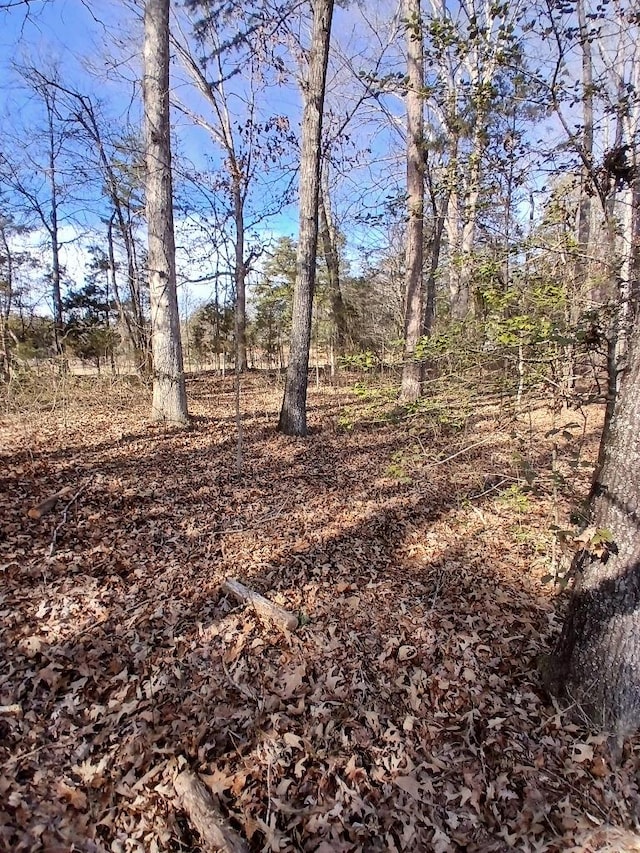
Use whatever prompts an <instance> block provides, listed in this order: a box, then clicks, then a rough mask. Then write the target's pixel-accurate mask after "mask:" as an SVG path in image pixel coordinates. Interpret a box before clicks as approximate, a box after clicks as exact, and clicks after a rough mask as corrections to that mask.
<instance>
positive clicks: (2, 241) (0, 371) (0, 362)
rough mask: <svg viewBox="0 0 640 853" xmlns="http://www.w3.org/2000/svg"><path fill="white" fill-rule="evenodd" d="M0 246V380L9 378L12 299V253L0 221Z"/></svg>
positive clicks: (6, 380)
mask: <svg viewBox="0 0 640 853" xmlns="http://www.w3.org/2000/svg"><path fill="white" fill-rule="evenodd" d="M0 247H1V248H2V252H3V254H4V258H5V262H4V266H5V276H4V281H3V285H4V286H3V288H2V291H4V292H2V291H0V381H2V382H8V381H9V379H10V378H11V344H10V343H9V317H10V316H11V303H12V301H13V253H12V249H11V247H10V246H9V241H8V239H7V233H6V230H5V227H4V224H3V223H2V222H1V221H0Z"/></svg>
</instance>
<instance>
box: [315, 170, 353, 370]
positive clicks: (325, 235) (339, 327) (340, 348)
mask: <svg viewBox="0 0 640 853" xmlns="http://www.w3.org/2000/svg"><path fill="white" fill-rule="evenodd" d="M319 204H320V207H319V215H320V221H319V227H320V237H321V240H322V249H323V254H324V261H325V264H326V266H327V278H328V279H329V297H330V300H331V316H332V320H333V327H334V329H335V351H336V354H337V355H338V356H341V355H344V352H345V344H346V340H347V324H346V317H345V310H344V300H343V299H342V290H341V288H340V256H339V254H338V246H337V239H336V231H335V228H334V226H333V221H332V218H331V205H330V198H329V182H328V180H327V179H326V178H325V176H324V175H323V176H322V177H321V181H320V201H319Z"/></svg>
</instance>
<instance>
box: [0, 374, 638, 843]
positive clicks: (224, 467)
mask: <svg viewBox="0 0 640 853" xmlns="http://www.w3.org/2000/svg"><path fill="white" fill-rule="evenodd" d="M245 384H246V387H245V390H244V398H243V399H244V406H245V410H246V415H245V418H244V442H245V444H244V457H245V467H244V472H243V474H242V475H241V476H238V475H236V473H235V432H234V415H233V395H232V389H231V385H230V384H229V382H228V381H223V380H220V379H214V378H211V377H200V378H197V379H193V380H192V381H191V384H190V401H191V410H192V411H193V412H194V413H195V415H196V416H197V417H196V421H195V425H194V428H193V429H192V430H191V431H188V432H184V431H180V432H167V431H164V430H163V429H162V428H161V427H160V426H158V425H154V426H150V425H148V424H147V423H146V421H145V416H146V412H147V410H148V400H147V399H145V398H144V397H145V395H144V394H143V393H142V392H141V391H139V390H136V388H135V387H130V386H127V385H125V384H116V385H114V386H113V387H107V386H106V385H103V386H101V387H100V388H98V389H96V388H95V387H93V389H91V386H90V385H89V384H87V383H85V384H84V385H80V386H79V387H78V388H76V389H75V390H74V395H73V396H72V397H69V399H68V400H67V398H65V401H66V402H65V404H64V405H61V401H60V399H58V400H57V401H55V402H56V404H55V405H49V404H48V403H47V402H46V401H44V400H42V401H40V410H39V411H38V410H37V407H32V409H31V410H30V411H28V412H26V411H22V412H21V413H16V412H13V413H8V414H6V416H5V417H4V418H3V420H2V423H1V429H0V442H1V446H2V473H1V477H2V489H1V492H0V493H1V494H2V506H1V519H2V520H1V522H0V535H1V537H2V538H1V540H0V579H1V587H0V619H1V620H2V621H1V624H2V631H1V633H0V643H1V645H2V660H1V663H0V706H1V707H0V736H1V737H0V757H1V761H2V772H1V773H0V849H2V850H12V851H58V850H59V851H62V850H65V851H69V850H76V851H103V850H104V851H141V853H142V851H145V853H146V851H169V850H173V851H176V850H184V851H186V850H198V849H199V847H198V838H197V836H196V834H195V833H194V832H193V831H192V829H191V828H190V827H189V826H188V824H187V822H186V820H185V818H184V815H183V814H182V813H181V812H180V810H179V808H178V806H177V800H176V797H175V791H174V788H173V779H174V777H175V775H176V773H177V772H179V771H180V770H181V769H184V768H185V767H189V768H190V769H191V770H194V771H197V772H199V773H200V774H201V775H202V776H203V777H204V779H205V781H206V783H207V785H208V786H209V788H210V790H211V792H212V793H213V795H214V797H215V800H216V803H217V805H218V806H219V809H220V812H221V813H222V814H223V815H224V817H225V820H228V822H229V825H230V826H231V827H233V828H235V830H236V831H238V832H239V833H240V834H241V835H242V836H243V837H244V838H246V839H247V841H248V843H249V845H250V848H251V849H252V850H256V851H258V850H272V851H298V850H302V851H318V853H328V851H358V850H366V851H393V850H398V851H416V850H425V851H449V850H452V851H455V850H464V851H468V853H473V851H476V852H477V853H479V852H480V851H485V853H488V851H504V850H522V851H561V850H576V851H578V850H585V851H588V850H600V849H609V850H624V849H640V846H639V845H637V844H636V847H634V846H633V843H634V838H635V836H633V835H632V833H631V831H632V829H633V826H634V815H635V814H637V809H638V785H637V781H636V773H637V770H638V744H637V743H636V742H630V743H627V744H626V745H625V749H624V752H623V755H622V759H621V761H620V763H619V764H618V765H617V766H612V762H611V758H610V755H609V752H608V749H607V745H606V742H605V739H604V738H603V737H601V736H596V735H591V734H590V733H589V732H588V731H586V730H582V729H581V728H580V726H579V725H578V724H576V723H570V722H569V721H568V718H567V717H566V716H565V715H563V714H562V713H561V712H559V711H558V710H557V709H556V708H554V707H553V705H552V704H550V703H549V701H548V700H547V699H546V698H545V697H544V696H543V695H542V692H541V688H540V680H539V677H538V674H537V668H536V660H537V658H538V656H539V655H540V654H541V653H543V652H545V651H546V650H547V646H548V641H549V635H550V633H551V632H552V631H553V630H555V628H556V625H557V616H556V613H557V611H558V608H559V606H561V599H560V600H559V599H558V596H557V593H556V592H555V591H554V589H553V586H550V585H546V586H545V585H542V584H541V582H540V578H541V577H542V575H544V574H545V573H546V572H547V571H548V566H549V555H550V551H551V545H552V535H551V533H550V523H551V522H552V520H553V519H554V517H555V516H554V513H555V509H554V506H553V505H552V488H551V485H550V479H549V477H548V469H549V460H550V451H551V440H552V439H551V438H549V437H545V433H546V432H547V431H548V430H549V428H550V415H549V413H548V411H547V409H546V408H545V407H544V406H543V405H542V404H541V405H540V407H539V408H538V409H536V410H534V411H532V412H531V413H530V414H529V415H526V416H522V417H520V418H519V419H518V420H513V419H512V418H511V417H510V416H509V415H508V413H506V412H505V411H503V410H501V408H500V405H499V401H494V402H487V403H485V404H484V405H483V406H482V407H481V408H477V410H476V411H475V412H474V414H473V415H469V416H465V418H464V419H463V421H462V422H457V423H456V425H455V427H453V426H451V424H446V423H443V422H442V420H441V421H437V420H434V419H433V418H431V419H430V417H429V416H428V415H426V414H425V415H416V416H415V417H413V418H410V419H409V420H402V421H399V422H393V421H389V420H385V418H384V415H385V413H387V412H388V411H389V409H390V408H391V404H389V403H387V402H385V400H384V398H383V397H380V398H371V399H370V400H366V399H365V400H363V398H362V397H356V396H354V395H353V394H352V393H351V392H350V391H348V390H346V389H340V390H335V389H320V390H316V391H313V390H312V391H311V394H310V403H311V406H310V425H311V427H312V430H313V431H312V434H311V436H310V437H309V438H308V439H305V440H292V439H289V438H286V437H284V436H282V435H278V434H277V433H276V432H275V430H274V426H275V423H276V419H277V411H278V408H279V404H280V399H281V389H274V388H273V387H272V386H270V385H269V384H268V383H266V382H265V381H264V380H261V379H259V378H251V379H250V380H247V381H246V383H245ZM83 389H84V390H83ZM372 400H373V402H372ZM49 402H50V401H49ZM590 417H591V421H590V424H592V425H590V426H589V427H588V429H587V431H586V439H585V440H586V445H585V449H584V453H586V454H587V456H588V457H589V458H593V457H594V454H595V451H596V444H597V438H598V426H599V422H600V420H599V419H600V413H599V412H597V411H596V412H592V413H590ZM465 448H469V449H468V450H466V451H465ZM574 449H575V448H574V447H573V446H572V442H571V441H569V440H566V439H562V440H561V441H560V446H559V454H560V455H559V459H560V466H561V467H562V466H565V467H564V470H565V471H566V473H567V475H571V472H572V470H573V469H571V468H570V467H569V465H568V462H569V461H570V458H571V455H572V453H573V450H574ZM458 451H464V452H460V453H458ZM454 454H458V455H455V456H454ZM448 457H451V458H449V461H446V462H443V461H442V460H443V459H445V458H448ZM525 459H526V463H527V465H529V466H530V467H531V468H532V469H535V470H536V471H537V472H538V473H539V478H538V481H537V485H538V488H537V489H536V490H534V491H533V492H531V493H528V494H526V493H524V492H523V491H522V489H521V488H520V487H521V486H522V485H524V484H525V479H524V477H523V470H524V469H525V468H526V466H524V467H523V464H524V463H523V460H525ZM527 470H528V469H527ZM545 472H546V473H545ZM583 476H584V477H587V476H588V472H586V473H585V474H584V475H583ZM577 485H579V486H583V487H584V488H586V480H585V481H583V482H582V483H578V484H577ZM66 487H69V488H70V490H71V491H70V493H69V495H70V497H62V498H60V500H59V503H58V505H57V506H56V507H55V509H54V510H53V511H52V512H50V513H48V514H47V515H44V516H42V517H41V518H40V519H34V518H31V517H29V514H28V511H29V509H30V508H32V507H33V506H34V505H37V504H38V503H39V502H40V501H41V500H43V499H45V498H47V497H48V496H49V495H52V494H54V493H56V492H58V491H59V490H60V489H62V488H66ZM561 500H562V501H563V503H562V505H561V507H560V510H561V514H566V511H567V506H568V504H567V503H566V500H565V498H564V497H562V498H561ZM227 577H237V578H239V579H241V580H242V581H243V582H245V583H247V584H248V585H249V586H251V587H252V588H254V589H255V590H257V591H259V592H261V593H263V594H264V595H266V596H268V597H269V598H270V599H271V600H272V601H274V602H275V603H277V604H280V605H282V606H284V607H286V608H287V609H289V610H293V611H297V612H298V613H299V614H300V623H301V626H300V627H299V628H298V630H297V631H296V632H294V633H290V634H289V633H286V632H285V633H282V632H280V631H278V630H276V629H274V628H272V627H270V626H269V625H268V624H267V623H262V622H261V620H260V618H259V617H258V616H257V614H256V613H255V612H253V611H252V610H251V609H247V608H244V607H242V606H239V605H238V604H237V603H236V602H234V601H232V600H231V599H229V598H228V597H226V596H224V595H223V594H222V593H221V590H220V584H221V582H222V581H223V580H224V579H225V578H227Z"/></svg>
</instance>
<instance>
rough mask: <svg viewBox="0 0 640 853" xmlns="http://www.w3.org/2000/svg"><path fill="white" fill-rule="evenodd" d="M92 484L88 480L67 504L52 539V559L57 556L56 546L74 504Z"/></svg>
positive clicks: (50, 552) (50, 551)
mask: <svg viewBox="0 0 640 853" xmlns="http://www.w3.org/2000/svg"><path fill="white" fill-rule="evenodd" d="M90 483H91V480H87V482H86V483H83V485H82V486H80V488H79V489H78V491H77V492H76V493H75V495H73V497H72V498H71V499H70V500H69V501H68V502H67V504H66V505H65V508H64V509H63V510H62V518H61V519H60V521H59V522H58V524H57V525H56V528H55V530H54V531H53V536H52V537H51V546H50V548H49V556H50V557H53V555H54V554H55V552H56V544H57V542H58V534H59V533H60V531H61V530H62V528H63V527H64V526H65V524H66V523H67V514H68V512H69V510H70V509H71V507H72V506H73V504H74V503H75V502H76V501H77V500H78V498H79V497H80V495H81V494H82V493H83V492H84V491H86V489H87V488H88V487H89V484H90Z"/></svg>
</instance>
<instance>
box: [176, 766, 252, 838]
mask: <svg viewBox="0 0 640 853" xmlns="http://www.w3.org/2000/svg"><path fill="white" fill-rule="evenodd" d="M173 785H174V787H175V789H176V794H177V795H178V800H179V801H180V806H181V807H182V809H183V810H184V811H185V812H186V813H187V816H188V818H189V820H190V822H191V824H192V825H193V827H194V829H195V830H196V831H197V833H198V835H199V836H200V840H201V846H202V849H203V850H205V851H207V853H209V851H211V853H249V847H248V846H247V844H246V843H245V842H244V841H243V839H242V838H241V837H240V836H239V835H238V833H237V832H236V831H235V830H234V829H232V828H231V827H230V826H229V824H228V822H227V821H226V820H225V819H224V817H223V816H222V815H221V814H220V811H219V810H218V808H217V807H216V804H215V803H214V801H213V797H212V796H211V794H210V793H209V789H208V788H207V787H206V785H205V784H204V782H203V781H202V779H200V777H199V776H197V775H196V774H195V773H191V771H189V770H183V771H182V773H179V774H178V775H177V776H176V779H175V782H174V783H173Z"/></svg>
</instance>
